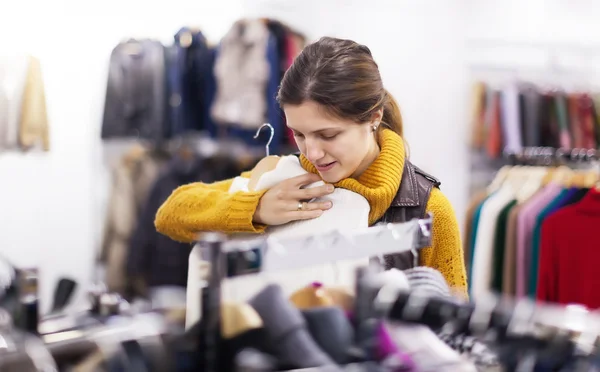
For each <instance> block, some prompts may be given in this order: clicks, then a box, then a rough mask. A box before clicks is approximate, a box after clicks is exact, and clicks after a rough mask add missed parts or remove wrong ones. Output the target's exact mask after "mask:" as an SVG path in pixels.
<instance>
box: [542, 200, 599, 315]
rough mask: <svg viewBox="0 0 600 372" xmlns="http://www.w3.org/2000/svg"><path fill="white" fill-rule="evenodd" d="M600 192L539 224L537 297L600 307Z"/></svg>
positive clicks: (593, 307)
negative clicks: (540, 226) (540, 228)
mask: <svg viewBox="0 0 600 372" xmlns="http://www.w3.org/2000/svg"><path fill="white" fill-rule="evenodd" d="M599 238H600V192H599V191H597V190H595V189H592V190H590V191H589V192H588V193H587V194H586V195H585V197H584V198H583V199H582V200H581V201H580V202H578V203H576V204H573V205H571V206H568V207H565V208H563V209H561V210H559V211H557V212H556V213H554V214H552V215H551V216H550V217H548V218H547V219H546V220H545V221H544V223H543V224H542V231H541V242H540V270H539V276H538V278H539V279H538V288H537V299H538V300H541V301H547V302H556V303H560V304H574V303H577V304H581V305H585V306H587V307H589V308H592V309H596V308H600V239H599Z"/></svg>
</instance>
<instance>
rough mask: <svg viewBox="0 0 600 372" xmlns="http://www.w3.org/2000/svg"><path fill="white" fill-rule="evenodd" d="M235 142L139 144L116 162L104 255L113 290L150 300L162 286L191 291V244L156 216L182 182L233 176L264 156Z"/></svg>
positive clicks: (113, 172)
mask: <svg viewBox="0 0 600 372" xmlns="http://www.w3.org/2000/svg"><path fill="white" fill-rule="evenodd" d="M201 147H206V146H205V145H204V146H202V145H201ZM232 147H233V146H229V145H223V146H221V147H220V148H219V149H218V151H217V152H215V153H211V154H205V153H204V151H203V149H202V148H195V146H194V144H193V141H190V142H188V143H181V142H179V143H174V144H171V146H165V147H156V146H143V145H141V144H136V145H133V146H132V148H131V149H130V150H129V151H128V152H127V153H126V154H125V155H124V156H123V157H122V159H121V160H120V161H119V162H118V163H117V164H116V165H115V167H114V169H113V170H112V185H111V190H110V195H109V202H108V208H107V214H106V220H105V226H104V237H103V242H102V248H101V253H100V257H99V260H100V264H102V265H104V267H105V270H106V273H105V281H106V285H107V287H108V289H109V290H110V291H111V292H116V293H119V294H121V295H123V296H125V297H127V298H132V297H144V298H150V299H151V298H152V294H153V293H154V292H157V293H161V292H164V291H161V289H160V288H163V289H164V288H171V289H172V290H167V292H174V293H176V294H175V296H177V293H183V294H185V286H186V283H187V268H188V256H189V253H190V249H191V247H189V245H186V244H181V243H178V242H175V241H173V240H171V239H169V238H167V237H165V236H163V235H161V234H159V233H157V232H156V228H155V227H154V216H155V215H156V212H157V211H158V208H159V207H160V205H161V204H162V203H163V202H164V201H165V200H166V199H167V197H168V196H169V195H170V194H171V193H172V191H173V190H175V189H176V188H177V187H179V186H182V185H185V184H189V183H193V182H205V183H210V182H215V181H219V180H223V179H228V178H232V177H235V176H236V175H239V174H240V173H241V172H242V171H245V170H248V169H251V168H252V167H253V166H254V164H256V163H257V162H258V161H259V160H260V156H259V155H256V156H252V155H247V156H239V155H236V153H235V151H232ZM240 151H244V150H240Z"/></svg>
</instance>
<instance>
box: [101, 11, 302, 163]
mask: <svg viewBox="0 0 600 372" xmlns="http://www.w3.org/2000/svg"><path fill="white" fill-rule="evenodd" d="M304 43H305V41H304V37H303V36H301V35H299V34H298V33H296V32H294V31H292V30H291V29H290V28H289V27H287V26H285V25H284V24H282V23H281V22H278V21H275V20H270V19H244V20H239V21H237V22H235V23H234V24H233V26H232V27H231V29H230V30H229V32H228V33H227V34H226V35H225V36H224V37H223V39H222V40H221V41H220V43H219V44H218V45H216V46H212V45H210V44H209V43H208V42H207V40H206V38H205V36H204V34H203V33H202V31H201V30H200V29H197V28H192V27H182V28H181V29H180V30H179V31H177V33H176V34H175V35H174V39H173V44H172V45H167V46H164V45H163V44H161V43H160V42H159V41H156V40H148V39H139V40H134V39H130V40H127V41H125V42H122V43H120V44H118V45H117V46H116V47H115V48H114V50H113V52H112V55H111V61H110V66H109V74H108V81H107V88H106V102H105V108H104V120H103V124H102V135H101V136H102V138H103V139H104V140H110V139H116V138H134V139H135V138H137V139H144V140H150V141H152V142H153V143H155V144H156V143H161V142H164V141H165V140H169V139H172V138H179V137H182V136H186V135H187V134H189V133H194V132H195V133H198V132H200V133H206V134H208V135H210V136H211V137H212V138H216V139H223V138H227V139H237V140H239V141H241V142H243V143H244V144H246V145H248V146H253V147H258V146H261V147H262V146H264V143H265V142H266V140H267V139H268V138H269V136H268V135H265V134H261V135H260V137H259V138H258V139H255V138H254V136H255V134H256V130H257V128H258V127H260V126H261V125H262V124H264V123H269V124H271V126H272V127H273V128H274V129H275V132H274V137H273V140H272V141H271V153H273V154H282V153H290V152H292V151H294V150H293V147H294V146H295V141H294V139H293V136H291V135H290V132H289V130H288V129H287V128H286V126H285V119H284V115H283V112H282V111H281V109H280V107H279V104H278V103H277V100H276V96H277V89H278V87H279V84H280V82H281V79H282V77H283V74H284V72H285V71H286V70H287V68H288V67H289V66H290V65H291V63H292V61H293V60H294V58H295V57H296V56H297V55H298V54H299V53H300V51H301V50H302V48H303V47H304Z"/></svg>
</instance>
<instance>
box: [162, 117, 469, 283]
mask: <svg viewBox="0 0 600 372" xmlns="http://www.w3.org/2000/svg"><path fill="white" fill-rule="evenodd" d="M379 144H380V147H381V151H380V154H379V156H378V158H377V159H376V160H375V161H374V162H373V163H372V164H371V165H370V166H369V168H368V169H367V170H366V171H365V172H364V173H363V174H362V175H361V176H360V177H358V178H357V179H351V178H348V179H344V180H341V181H340V182H338V183H336V184H335V186H336V187H342V188H345V189H348V190H351V191H354V192H357V193H359V194H361V195H362V196H364V197H365V198H366V199H367V201H368V202H369V205H370V207H371V210H370V213H369V224H373V223H374V222H376V221H377V220H378V219H379V218H381V216H382V215H383V214H384V213H385V211H386V210H387V209H388V207H389V206H390V204H391V202H392V200H393V198H394V196H395V195H396V192H397V191H398V187H399V185H400V179H401V176H402V171H403V169H404V161H405V151H404V141H403V140H402V138H401V137H400V136H398V135H397V134H396V133H395V132H393V131H391V130H388V129H384V130H383V131H382V132H381V135H380V138H379ZM300 162H301V164H302V166H303V167H304V168H305V169H306V170H307V171H309V172H313V173H316V172H317V171H316V169H315V168H314V166H313V165H312V164H310V162H308V160H307V159H306V158H304V157H303V156H301V158H300ZM242 176H243V177H249V176H250V172H246V173H244V174H242ZM232 182H233V179H230V180H225V181H221V182H216V183H212V184H203V183H192V184H189V185H185V186H182V187H179V188H178V189H176V190H175V191H174V192H173V193H172V195H171V196H170V197H169V198H168V200H167V201H166V202H165V203H164V204H163V205H162V207H161V208H160V209H159V211H158V213H157V215H156V220H155V225H156V228H157V230H158V231H159V232H161V233H163V234H165V235H167V236H169V237H171V238H172V239H175V240H179V241H183V242H192V241H194V240H195V239H196V237H197V234H198V232H199V231H223V232H240V233H262V232H264V231H265V226H262V225H259V224H255V223H253V222H252V218H253V215H254V212H255V211H256V207H257V205H258V203H259V200H260V198H261V197H262V195H263V194H264V193H265V192H266V190H262V191H258V192H238V193H233V194H230V193H229V192H228V190H229V188H230V186H231V183H232ZM426 209H427V212H430V213H432V214H433V215H434V216H435V218H434V221H433V241H432V246H431V247H427V248H425V249H422V250H421V252H420V253H421V254H420V255H419V257H420V261H421V262H420V265H423V266H429V267H432V268H435V269H437V270H438V271H440V272H441V273H442V274H443V275H444V278H445V279H446V281H447V282H448V284H449V285H450V286H451V287H454V288H458V289H459V290H460V291H461V292H463V293H466V292H464V291H466V274H465V266H464V259H463V250H462V243H461V238H460V230H459V227H458V221H457V220H456V216H455V213H454V209H453V207H452V205H451V204H450V202H449V201H448V199H447V198H446V196H445V195H444V194H442V192H441V191H440V190H439V189H437V188H434V189H433V190H432V191H431V195H430V197H429V201H428V202H427V208H426Z"/></svg>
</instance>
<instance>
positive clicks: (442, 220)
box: [420, 188, 468, 298]
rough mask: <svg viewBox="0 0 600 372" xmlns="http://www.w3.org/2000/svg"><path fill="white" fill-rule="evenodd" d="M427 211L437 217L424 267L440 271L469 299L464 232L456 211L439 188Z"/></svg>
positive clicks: (421, 256)
mask: <svg viewBox="0 0 600 372" xmlns="http://www.w3.org/2000/svg"><path fill="white" fill-rule="evenodd" d="M427 212H428V213H431V214H432V215H433V229H432V230H433V231H432V232H433V237H432V244H431V246H430V247H427V248H424V249H422V250H421V252H420V253H421V254H420V260H421V265H423V266H428V267H431V268H434V269H436V270H438V271H439V272H440V273H442V275H443V276H444V278H445V279H446V282H447V283H448V285H449V286H450V287H451V288H452V290H454V291H456V292H457V294H460V295H463V296H464V297H465V298H467V296H468V295H467V274H466V269H465V261H464V253H463V248H462V243H461V238H460V229H459V227H458V221H457V220H456V215H455V213H454V208H453V207H452V205H451V204H450V201H449V200H448V198H446V196H445V195H444V194H443V193H442V192H441V191H440V190H439V189H437V188H434V189H433V190H432V191H431V195H430V196H429V201H428V202H427Z"/></svg>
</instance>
